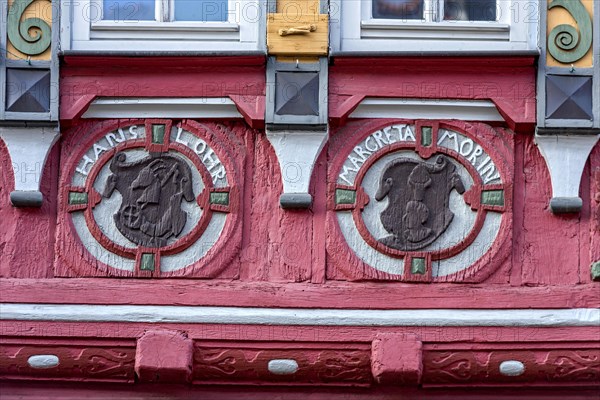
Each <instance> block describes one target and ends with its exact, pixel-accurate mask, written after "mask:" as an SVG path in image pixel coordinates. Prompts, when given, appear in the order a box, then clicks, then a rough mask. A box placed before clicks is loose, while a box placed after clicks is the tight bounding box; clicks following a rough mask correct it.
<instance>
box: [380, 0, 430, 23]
mask: <svg viewBox="0 0 600 400" xmlns="http://www.w3.org/2000/svg"><path fill="white" fill-rule="evenodd" d="M373 18H393V19H423V0H373Z"/></svg>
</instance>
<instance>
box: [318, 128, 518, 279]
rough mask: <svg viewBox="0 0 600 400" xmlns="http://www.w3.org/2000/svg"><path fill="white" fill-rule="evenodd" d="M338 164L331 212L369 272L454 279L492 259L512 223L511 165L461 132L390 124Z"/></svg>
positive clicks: (365, 138) (408, 277) (393, 275)
mask: <svg viewBox="0 0 600 400" xmlns="http://www.w3.org/2000/svg"><path fill="white" fill-rule="evenodd" d="M498 160H500V162H499V161H498ZM338 165H339V169H337V172H336V175H335V178H334V179H335V184H334V185H332V186H331V187H330V199H331V200H332V204H331V208H332V209H333V210H334V211H335V213H336V219H337V223H338V227H339V230H340V232H341V234H342V236H343V238H344V239H345V242H346V243H347V245H348V246H349V247H350V249H351V250H352V252H353V253H354V254H355V255H356V256H357V257H358V258H359V259H360V260H361V261H362V262H364V263H365V264H367V265H368V266H370V267H371V268H372V269H373V270H374V271H376V272H375V273H373V274H370V275H375V276H378V277H381V276H386V277H389V278H390V279H392V278H393V279H398V278H399V279H403V280H411V281H429V280H432V279H442V280H444V279H449V278H450V279H451V280H452V279H453V278H456V277H457V274H458V275H461V274H462V275H464V272H465V271H466V270H467V269H469V268H472V267H473V266H474V265H475V264H477V263H478V262H479V261H481V260H482V259H483V258H484V257H485V256H488V255H489V254H490V252H491V251H492V250H493V245H494V243H495V242H496V241H497V238H498V237H499V235H500V233H501V228H502V226H503V224H504V225H506V223H507V222H506V219H503V215H504V214H505V213H506V211H507V209H508V206H509V202H510V199H511V197H512V194H511V191H512V190H511V186H510V185H509V184H507V179H510V178H508V177H507V176H506V175H507V170H506V169H505V163H504V162H503V161H502V160H501V159H499V158H498V156H497V155H495V154H492V153H491V152H490V151H488V150H487V147H486V146H484V145H483V144H482V143H480V142H479V141H478V140H476V139H475V138H473V137H472V136H471V135H469V134H468V133H467V132H465V131H462V130H460V129H457V128H453V127H451V126H445V125H443V124H439V123H437V122H435V123H433V122H429V123H419V124H392V125H389V126H386V127H383V128H382V129H378V130H376V131H374V132H371V133H370V134H369V135H367V136H366V137H363V138H362V140H361V141H360V142H359V143H356V144H355V145H354V146H353V147H352V151H351V152H350V154H348V155H347V157H346V158H345V159H344V160H343V162H340V163H338ZM479 264H482V263H479ZM482 266H483V265H479V266H478V267H477V268H479V267H482ZM359 270H360V268H359ZM367 271H368V270H367ZM367 274H368V273H367ZM368 275H369V274H368ZM462 275H461V276H462ZM357 277H358V276H357ZM394 277H395V278H394ZM451 277H453V278H451Z"/></svg>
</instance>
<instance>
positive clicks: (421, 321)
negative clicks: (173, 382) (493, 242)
mask: <svg viewBox="0 0 600 400" xmlns="http://www.w3.org/2000/svg"><path fill="white" fill-rule="evenodd" d="M0 320H16V321H87V322H144V323H202V324H248V325H296V326H299V325H306V326H420V327H422V326H433V327H437V326H536V327H558V326H598V325H600V309H598V308H576V309H565V310H556V309H537V310H531V309H527V310H523V309H508V310H449V309H427V310H336V309H302V308H298V309H293V308H244V307H198V306H147V305H144V306H125V305H84V304H8V303H5V304H0Z"/></svg>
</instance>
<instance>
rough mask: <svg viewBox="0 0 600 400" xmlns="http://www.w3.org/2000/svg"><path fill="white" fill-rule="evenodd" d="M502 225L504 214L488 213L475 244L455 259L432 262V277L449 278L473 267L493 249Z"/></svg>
mask: <svg viewBox="0 0 600 400" xmlns="http://www.w3.org/2000/svg"><path fill="white" fill-rule="evenodd" d="M501 223H502V214H500V213H497V212H493V211H490V212H488V213H487V215H486V217H485V220H484V222H483V227H482V228H481V231H479V234H478V235H477V237H476V238H475V240H474V241H473V243H471V245H469V247H467V248H466V249H465V250H463V251H461V252H460V253H458V254H457V255H455V256H454V257H449V258H445V259H443V260H439V261H433V262H432V265H431V274H432V276H434V277H438V276H447V275H450V274H454V273H456V272H459V271H462V270H464V269H466V268H468V267H470V266H471V265H473V264H474V263H475V262H476V261H477V260H479V259H480V258H481V257H483V256H484V255H485V254H486V253H487V252H488V250H489V249H490V248H491V247H492V245H493V244H494V241H495V240H496V237H498V233H500V225H501Z"/></svg>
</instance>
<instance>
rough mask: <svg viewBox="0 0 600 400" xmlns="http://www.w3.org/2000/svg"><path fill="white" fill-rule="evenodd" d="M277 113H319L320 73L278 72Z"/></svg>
mask: <svg viewBox="0 0 600 400" xmlns="http://www.w3.org/2000/svg"><path fill="white" fill-rule="evenodd" d="M276 76H277V77H276V94H275V113H276V114H277V115H319V73H318V72H312V71H311V72H305V71H303V72H277V75H276Z"/></svg>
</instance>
